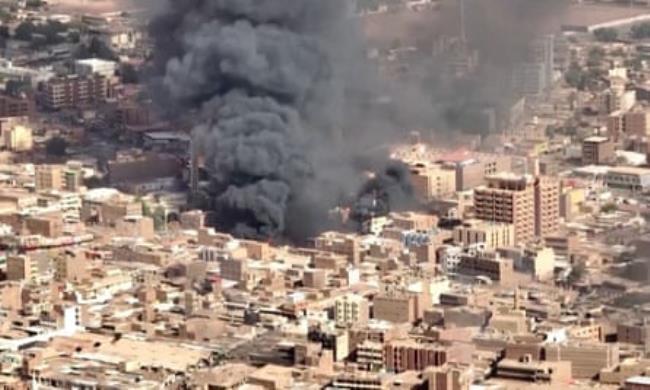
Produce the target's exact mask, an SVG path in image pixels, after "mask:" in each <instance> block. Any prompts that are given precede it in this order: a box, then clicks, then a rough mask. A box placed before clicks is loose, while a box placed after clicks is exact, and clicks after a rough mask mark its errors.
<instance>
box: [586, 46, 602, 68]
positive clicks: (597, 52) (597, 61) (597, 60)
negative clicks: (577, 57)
mask: <svg viewBox="0 0 650 390" xmlns="http://www.w3.org/2000/svg"><path fill="white" fill-rule="evenodd" d="M604 59H605V50H604V49H603V48H602V47H594V48H592V49H591V50H589V53H588V54H587V66H588V67H590V68H595V67H599V66H600V65H601V64H602V62H603V60H604Z"/></svg>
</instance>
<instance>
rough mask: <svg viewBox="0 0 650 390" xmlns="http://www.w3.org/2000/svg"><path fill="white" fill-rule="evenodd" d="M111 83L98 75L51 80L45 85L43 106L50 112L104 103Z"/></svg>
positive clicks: (108, 94)
mask: <svg viewBox="0 0 650 390" xmlns="http://www.w3.org/2000/svg"><path fill="white" fill-rule="evenodd" d="M110 89H111V83H110V81H109V80H108V79H107V78H105V77H103V76H100V75H93V76H89V77H78V76H69V77H61V78H57V79H52V80H50V81H48V82H47V83H46V85H45V101H44V103H45V106H46V107H47V108H49V109H50V110H62V109H72V108H80V107H86V106H89V105H94V104H99V103H103V102H105V101H106V99H107V98H108V97H109V96H110V93H111V92H110Z"/></svg>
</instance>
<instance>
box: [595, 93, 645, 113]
mask: <svg viewBox="0 0 650 390" xmlns="http://www.w3.org/2000/svg"><path fill="white" fill-rule="evenodd" d="M635 103H636V92H635V91H626V90H624V89H622V88H612V89H610V90H608V91H606V92H604V93H603V94H602V95H601V96H600V97H599V106H600V108H599V111H600V112H601V113H602V114H612V113H614V112H622V113H625V112H628V111H629V110H630V109H631V108H632V107H633V106H634V104H635Z"/></svg>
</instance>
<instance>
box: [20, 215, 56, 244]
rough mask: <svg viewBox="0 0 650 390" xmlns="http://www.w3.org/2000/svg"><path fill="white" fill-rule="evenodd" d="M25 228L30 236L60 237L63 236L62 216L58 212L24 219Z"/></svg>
mask: <svg viewBox="0 0 650 390" xmlns="http://www.w3.org/2000/svg"><path fill="white" fill-rule="evenodd" d="M25 228H27V230H28V231H29V232H30V233H31V234H37V235H41V236H43V237H48V238H56V237H61V236H62V235H63V215H62V214H61V213H60V212H56V213H49V214H39V215H33V216H31V217H29V218H27V219H25Z"/></svg>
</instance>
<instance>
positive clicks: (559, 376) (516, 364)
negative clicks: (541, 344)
mask: <svg viewBox="0 0 650 390" xmlns="http://www.w3.org/2000/svg"><path fill="white" fill-rule="evenodd" d="M496 376H497V377H498V378H506V379H513V380H519V381H525V382H533V383H546V384H548V385H549V386H553V387H558V388H561V387H562V386H566V384H568V383H570V382H571V380H572V377H571V363H570V362H564V361H562V362H544V361H542V362H540V361H535V360H532V359H530V358H529V357H524V358H523V359H521V360H518V361H517V360H512V359H503V360H501V361H500V362H499V363H498V364H497V369H496Z"/></svg>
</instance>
